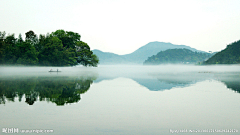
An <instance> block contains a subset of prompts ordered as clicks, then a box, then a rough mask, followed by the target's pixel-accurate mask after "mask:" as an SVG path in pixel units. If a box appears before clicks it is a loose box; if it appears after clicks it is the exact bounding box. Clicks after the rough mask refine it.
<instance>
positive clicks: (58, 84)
mask: <svg viewBox="0 0 240 135" xmlns="http://www.w3.org/2000/svg"><path fill="white" fill-rule="evenodd" d="M95 79H96V77H95V76H79V77H72V76H71V77H68V76H55V77H8V78H1V81H0V104H5V103H6V101H14V100H15V98H18V100H19V101H21V100H22V98H23V96H24V95H25V98H26V101H25V102H26V103H28V104H29V105H33V104H34V102H35V101H37V100H39V101H50V102H54V103H56V104H57V105H65V104H68V103H76V102H78V101H80V99H81V97H80V94H83V93H85V92H86V91H87V90H88V89H89V88H90V85H91V84H92V82H93V80H95Z"/></svg>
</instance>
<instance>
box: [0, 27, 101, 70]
mask: <svg viewBox="0 0 240 135" xmlns="http://www.w3.org/2000/svg"><path fill="white" fill-rule="evenodd" d="M5 35H6V34H5V32H0V64H17V65H42V66H74V65H77V64H82V65H83V66H94V67H96V66H97V64H98V62H99V60H98V57H97V56H96V55H94V54H93V52H92V51H91V50H90V47H89V46H88V44H87V43H85V42H83V41H81V40H80V37H81V36H80V35H79V34H78V33H74V32H71V31H64V30H57V31H55V32H52V33H51V34H46V35H42V34H40V36H39V38H38V37H37V35H36V34H35V33H34V32H33V31H32V30H30V31H28V32H27V33H25V35H26V38H25V41H24V40H23V39H22V36H21V34H20V35H19V37H18V38H15V37H14V34H12V35H8V36H6V37H5Z"/></svg>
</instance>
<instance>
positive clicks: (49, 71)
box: [48, 70, 61, 72]
mask: <svg viewBox="0 0 240 135" xmlns="http://www.w3.org/2000/svg"><path fill="white" fill-rule="evenodd" d="M48 72H61V71H52V70H50V71H48Z"/></svg>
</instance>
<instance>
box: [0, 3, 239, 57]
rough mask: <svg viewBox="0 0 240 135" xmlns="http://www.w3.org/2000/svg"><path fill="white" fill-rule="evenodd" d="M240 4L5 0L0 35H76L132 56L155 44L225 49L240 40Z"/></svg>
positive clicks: (93, 45) (101, 47) (104, 48)
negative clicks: (67, 33) (66, 33)
mask: <svg viewBox="0 0 240 135" xmlns="http://www.w3.org/2000/svg"><path fill="white" fill-rule="evenodd" d="M239 7H240V0H0V31H6V32H7V33H15V36H16V37H18V34H19V33H21V34H22V35H25V33H26V32H27V31H29V30H33V31H34V32H35V33H36V34H38V35H39V34H46V33H48V32H49V33H51V32H53V31H56V30H57V29H64V30H65V31H73V32H77V33H79V34H80V35H81V40H82V41H84V42H87V43H88V45H89V46H90V47H91V49H99V50H102V51H105V52H113V53H117V54H127V53H131V52H133V51H135V50H136V49H138V48H139V47H141V46H143V45H145V44H147V43H148V42H152V41H160V42H170V43H173V44H179V45H180V44H181V45H187V46H191V47H193V48H196V49H198V50H203V51H220V50H222V49H224V48H225V47H226V45H227V44H229V43H232V42H234V41H237V40H239V39H240V8H239Z"/></svg>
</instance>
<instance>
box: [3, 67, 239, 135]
mask: <svg viewBox="0 0 240 135" xmlns="http://www.w3.org/2000/svg"><path fill="white" fill-rule="evenodd" d="M51 69H52V70H53V71H56V70H57V69H58V70H59V71H61V72H49V71H50V70H51ZM239 102H240V66H239V65H220V66H218V65H215V66H195V65H159V66H141V65H99V67H82V66H76V67H0V110H1V111H0V119H1V122H0V128H4V127H9V128H10V127H15V128H18V129H19V130H20V129H53V130H54V133H53V134H76V133H80V134H173V133H172V132H171V131H174V130H180V129H187V130H197V129H219V130H221V129H234V130H235V131H236V130H238V132H236V133H222V134H231V135H235V134H239V131H240V126H239V125H240V116H239V113H240V106H239ZM179 134H180V133H179ZM184 134H193V133H189V132H185V133H184ZM204 134H209V135H210V134H211V135H213V134H219V133H208V132H207V133H204ZM220 134H221V133H220Z"/></svg>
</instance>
